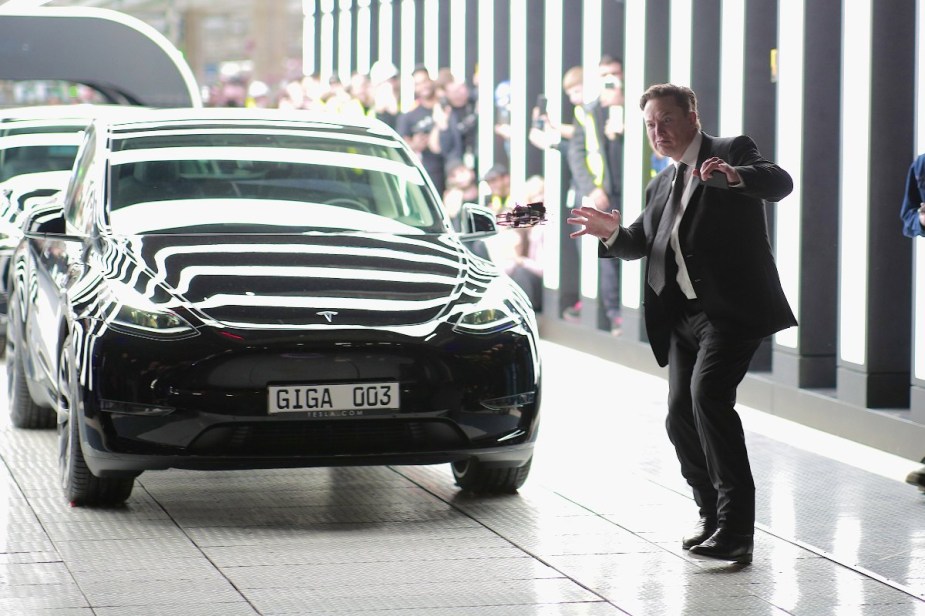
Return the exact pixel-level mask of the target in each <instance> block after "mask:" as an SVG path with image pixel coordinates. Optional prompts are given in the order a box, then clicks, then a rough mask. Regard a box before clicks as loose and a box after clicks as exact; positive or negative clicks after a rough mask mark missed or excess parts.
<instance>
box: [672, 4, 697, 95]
mask: <svg viewBox="0 0 925 616" xmlns="http://www.w3.org/2000/svg"><path fill="white" fill-rule="evenodd" d="M691 1H692V0H671V15H670V17H669V20H670V21H669V26H668V27H669V29H670V30H671V32H670V34H669V39H668V40H669V41H670V45H671V46H670V48H669V49H668V80H669V81H670V82H671V83H673V84H676V85H679V86H690V85H691V51H692V49H693V44H692V42H691V41H692V34H691V28H692V24H693V13H694V11H693V7H692V6H691Z"/></svg>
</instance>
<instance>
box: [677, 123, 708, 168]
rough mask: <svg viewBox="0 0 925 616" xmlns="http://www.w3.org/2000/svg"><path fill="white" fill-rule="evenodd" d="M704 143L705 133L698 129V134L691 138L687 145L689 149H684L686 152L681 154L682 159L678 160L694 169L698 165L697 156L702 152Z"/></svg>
mask: <svg viewBox="0 0 925 616" xmlns="http://www.w3.org/2000/svg"><path fill="white" fill-rule="evenodd" d="M702 143H703V133H701V132H700V131H697V134H696V135H694V138H693V139H691V142H690V143H689V144H688V145H687V149H686V150H684V154H683V155H682V156H681V160H679V161H678V162H680V163H684V164H685V165H687V166H688V167H689V168H691V169H693V168H694V167H696V166H697V156H698V155H699V154H700V145H701V144H702Z"/></svg>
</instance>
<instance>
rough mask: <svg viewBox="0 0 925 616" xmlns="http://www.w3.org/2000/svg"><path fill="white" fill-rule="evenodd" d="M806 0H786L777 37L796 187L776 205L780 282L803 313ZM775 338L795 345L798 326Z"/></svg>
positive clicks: (786, 143)
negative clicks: (783, 205)
mask: <svg viewBox="0 0 925 616" xmlns="http://www.w3.org/2000/svg"><path fill="white" fill-rule="evenodd" d="M804 2H805V0H781V2H780V5H779V6H778V21H779V23H781V24H787V27H786V28H779V29H778V32H779V34H778V42H777V48H778V51H777V67H778V70H777V162H778V164H779V165H780V166H781V167H782V168H784V169H792V170H793V173H792V174H791V175H792V177H793V192H792V193H790V196H788V197H787V205H786V206H785V207H779V208H777V214H776V218H775V222H774V228H775V233H774V242H775V245H776V250H775V258H776V261H777V269H778V271H779V272H780V279H781V286H782V287H783V289H784V293H785V295H786V296H787V300H788V301H789V302H790V306H791V307H792V308H793V310H794V311H795V312H796V314H800V253H801V252H802V250H801V245H800V241H801V240H800V220H801V218H802V214H801V212H802V209H803V191H802V178H801V177H800V170H801V169H802V168H803V54H804V51H803V39H804V36H805V34H804V28H805V24H804V16H805V14H806V11H805V5H804ZM774 341H775V342H776V343H777V344H779V345H781V346H784V347H789V348H791V349H796V348H797V346H798V343H799V336H798V328H796V327H791V328H789V329H785V330H784V331H782V332H779V333H777V334H775V336H774Z"/></svg>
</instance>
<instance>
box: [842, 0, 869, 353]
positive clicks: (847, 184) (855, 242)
mask: <svg viewBox="0 0 925 616" xmlns="http://www.w3.org/2000/svg"><path fill="white" fill-rule="evenodd" d="M842 27H843V29H844V30H843V34H842V35H843V37H844V41H845V44H844V45H843V46H842V50H843V51H842V54H843V55H842V88H843V89H842V110H841V117H842V133H841V134H842V146H841V170H842V173H841V181H842V185H841V208H842V216H841V220H840V238H839V246H840V249H841V252H840V257H839V263H840V269H839V296H838V305H839V320H838V325H839V332H838V351H839V357H840V358H841V360H842V361H845V362H849V363H853V364H860V365H863V364H864V363H866V361H867V276H868V245H869V241H868V216H869V209H870V201H869V194H870V183H869V177H868V174H867V170H868V169H870V94H871V84H870V81H871V74H870V69H871V64H870V61H871V0H854V1H853V2H848V3H845V5H844V8H843V13H842ZM851 170H855V171H856V172H852V171H851Z"/></svg>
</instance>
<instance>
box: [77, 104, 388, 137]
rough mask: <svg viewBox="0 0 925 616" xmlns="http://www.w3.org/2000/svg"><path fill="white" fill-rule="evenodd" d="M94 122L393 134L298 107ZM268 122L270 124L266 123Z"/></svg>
mask: <svg viewBox="0 0 925 616" xmlns="http://www.w3.org/2000/svg"><path fill="white" fill-rule="evenodd" d="M95 123H96V124H97V126H105V127H106V128H107V129H108V130H109V131H111V132H113V133H118V132H134V131H146V130H150V131H156V130H163V129H167V128H171V127H176V128H195V127H196V126H202V127H203V128H206V127H209V128H214V127H215V126H216V125H222V124H226V125H228V126H240V127H242V128H243V127H245V126H247V127H248V128H249V129H252V128H255V127H260V126H263V127H265V128H273V126H272V124H276V123H279V124H282V125H286V126H288V127H294V126H299V127H304V128H319V129H327V130H332V131H344V132H349V133H354V134H356V133H361V134H362V133H373V134H376V135H378V136H389V137H396V136H397V133H395V132H394V131H393V130H392V129H391V128H389V126H388V125H387V124H385V123H384V122H381V121H379V120H376V119H371V118H365V117H361V116H344V115H335V114H332V113H325V112H318V111H307V110H301V109H260V108H248V107H189V108H169V109H167V108H161V109H148V110H146V111H144V112H139V113H136V114H131V115H125V116H118V115H109V116H100V117H98V118H96V119H95ZM268 123H269V124H270V125H269V126H268Z"/></svg>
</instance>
